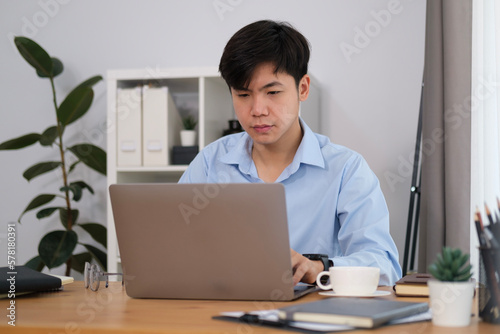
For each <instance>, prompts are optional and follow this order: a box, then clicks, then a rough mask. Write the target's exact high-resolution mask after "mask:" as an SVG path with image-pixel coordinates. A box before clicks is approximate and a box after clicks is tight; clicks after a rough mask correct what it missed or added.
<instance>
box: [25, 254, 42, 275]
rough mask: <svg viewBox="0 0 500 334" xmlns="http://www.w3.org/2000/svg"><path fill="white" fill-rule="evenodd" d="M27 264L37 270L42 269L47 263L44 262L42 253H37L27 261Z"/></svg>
mask: <svg viewBox="0 0 500 334" xmlns="http://www.w3.org/2000/svg"><path fill="white" fill-rule="evenodd" d="M25 266H26V267H28V268H30V269H33V270H36V271H42V270H43V268H44V267H45V263H43V261H42V258H41V257H40V255H37V256H35V257H34V258H32V259H31V260H29V261H28V262H26V264H25Z"/></svg>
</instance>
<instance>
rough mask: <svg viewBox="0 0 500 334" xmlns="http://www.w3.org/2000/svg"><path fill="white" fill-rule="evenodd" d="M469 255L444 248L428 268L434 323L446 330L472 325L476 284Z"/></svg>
mask: <svg viewBox="0 0 500 334" xmlns="http://www.w3.org/2000/svg"><path fill="white" fill-rule="evenodd" d="M468 260H469V254H463V253H462V251H461V250H460V249H452V248H450V247H443V250H442V253H441V254H438V255H437V259H436V261H435V262H434V263H432V264H431V265H430V266H429V273H430V274H431V275H432V276H433V278H434V279H431V280H429V282H427V285H428V286H429V298H430V304H431V310H432V323H433V324H434V325H437V326H445V327H464V326H468V325H469V323H470V317H471V309H472V299H473V297H474V288H475V282H474V281H473V280H471V276H472V273H471V269H472V266H471V265H470V264H467V262H468Z"/></svg>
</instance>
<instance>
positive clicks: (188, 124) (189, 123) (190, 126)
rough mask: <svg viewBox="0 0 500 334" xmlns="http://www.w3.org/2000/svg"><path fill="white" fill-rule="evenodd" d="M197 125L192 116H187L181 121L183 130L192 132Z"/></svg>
mask: <svg viewBox="0 0 500 334" xmlns="http://www.w3.org/2000/svg"><path fill="white" fill-rule="evenodd" d="M197 124H198V121H197V120H196V119H195V118H194V117H193V116H192V115H188V116H186V117H184V118H183V119H182V126H183V128H184V130H194V128H195V127H196V125H197Z"/></svg>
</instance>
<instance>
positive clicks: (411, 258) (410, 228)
mask: <svg viewBox="0 0 500 334" xmlns="http://www.w3.org/2000/svg"><path fill="white" fill-rule="evenodd" d="M423 90H424V84H423V83H422V92H421V94H420V109H419V114H418V126H417V140H416V143H415V155H414V160H413V175H412V178H411V187H410V206H409V208H408V223H407V226H406V240H405V250H404V257H403V268H402V270H403V276H404V275H406V274H407V272H408V271H412V270H414V268H415V255H416V248H417V236H418V221H419V213H420V181H421V180H420V178H421V176H422V170H421V165H420V156H421V144H422V99H423ZM410 248H411V251H410ZM408 262H409V266H408Z"/></svg>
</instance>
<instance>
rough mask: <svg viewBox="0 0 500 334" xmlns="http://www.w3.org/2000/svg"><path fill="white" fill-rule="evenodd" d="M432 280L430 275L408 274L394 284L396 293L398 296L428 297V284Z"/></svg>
mask: <svg viewBox="0 0 500 334" xmlns="http://www.w3.org/2000/svg"><path fill="white" fill-rule="evenodd" d="M431 278H432V276H431V275H430V274H425V273H413V274H408V275H406V276H404V277H403V278H401V279H400V280H399V281H397V282H396V283H395V284H394V291H395V292H396V295H397V296H416V297H428V296H429V287H428V286H427V282H428V281H429V280H430V279H431Z"/></svg>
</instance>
